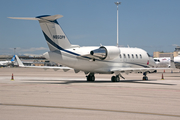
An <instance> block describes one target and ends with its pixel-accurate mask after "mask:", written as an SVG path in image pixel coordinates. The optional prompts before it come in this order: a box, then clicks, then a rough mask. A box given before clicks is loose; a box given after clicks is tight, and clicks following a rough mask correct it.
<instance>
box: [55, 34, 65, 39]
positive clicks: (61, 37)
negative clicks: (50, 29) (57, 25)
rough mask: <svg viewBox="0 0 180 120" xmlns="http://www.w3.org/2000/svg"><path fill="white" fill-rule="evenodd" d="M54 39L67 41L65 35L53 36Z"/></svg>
mask: <svg viewBox="0 0 180 120" xmlns="http://www.w3.org/2000/svg"><path fill="white" fill-rule="evenodd" d="M53 38H54V39H65V35H53Z"/></svg>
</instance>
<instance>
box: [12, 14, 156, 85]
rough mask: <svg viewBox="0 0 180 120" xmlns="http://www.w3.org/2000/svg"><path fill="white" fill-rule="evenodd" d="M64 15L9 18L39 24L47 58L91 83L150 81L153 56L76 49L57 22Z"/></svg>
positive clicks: (114, 48) (110, 49)
mask: <svg viewBox="0 0 180 120" xmlns="http://www.w3.org/2000/svg"><path fill="white" fill-rule="evenodd" d="M61 17H63V16H62V15H53V16H50V15H43V16H38V17H35V18H20V17H9V18H11V19H24V20H38V21H39V23H40V26H41V29H42V32H43V34H44V37H45V39H46V42H47V44H48V47H49V50H50V51H49V52H46V53H44V54H43V55H44V57H45V58H46V59H48V60H50V61H52V62H55V63H59V64H61V65H64V66H67V67H69V68H71V69H74V71H75V73H78V72H80V71H83V72H84V73H85V75H86V77H87V81H95V74H113V76H112V77H111V81H112V82H118V81H120V78H123V79H124V77H123V76H122V73H126V74H128V73H132V72H142V73H143V75H144V76H143V79H144V80H148V77H147V72H153V71H154V70H155V69H156V68H155V66H156V64H155V62H154V60H153V58H152V57H150V56H149V54H148V53H147V52H146V51H145V50H143V49H140V48H130V47H127V48H126V47H118V46H104V45H101V46H89V47H80V46H79V45H72V44H71V43H70V42H69V40H68V38H67V36H66V35H65V34H64V32H63V30H62V29H61V27H60V25H59V23H58V21H57V19H58V18H61Z"/></svg>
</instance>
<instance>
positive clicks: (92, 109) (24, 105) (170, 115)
mask: <svg viewBox="0 0 180 120" xmlns="http://www.w3.org/2000/svg"><path fill="white" fill-rule="evenodd" d="M0 105H1V106H22V107H42V108H59V109H74V110H89V111H100V112H119V113H133V114H144V115H157V116H168V117H180V115H172V114H161V113H150V112H136V111H125V110H108V109H95V108H79V107H65V106H44V105H28V104H8V103H0Z"/></svg>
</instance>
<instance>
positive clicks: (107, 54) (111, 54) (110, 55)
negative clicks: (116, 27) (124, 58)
mask: <svg viewBox="0 0 180 120" xmlns="http://www.w3.org/2000/svg"><path fill="white" fill-rule="evenodd" d="M90 54H91V55H93V56H94V57H95V58H98V59H101V60H105V59H106V60H112V59H114V58H115V57H117V56H119V54H120V50H119V48H118V47H116V46H101V47H100V48H98V49H95V50H92V51H91V52H90Z"/></svg>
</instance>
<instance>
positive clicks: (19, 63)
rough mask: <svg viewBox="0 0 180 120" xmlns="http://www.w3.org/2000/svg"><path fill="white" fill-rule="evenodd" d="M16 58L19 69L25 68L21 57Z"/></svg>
mask: <svg viewBox="0 0 180 120" xmlns="http://www.w3.org/2000/svg"><path fill="white" fill-rule="evenodd" d="M15 56H16V60H17V63H18V65H19V67H24V64H23V63H22V61H21V60H20V59H19V57H18V56H17V55H15Z"/></svg>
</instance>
